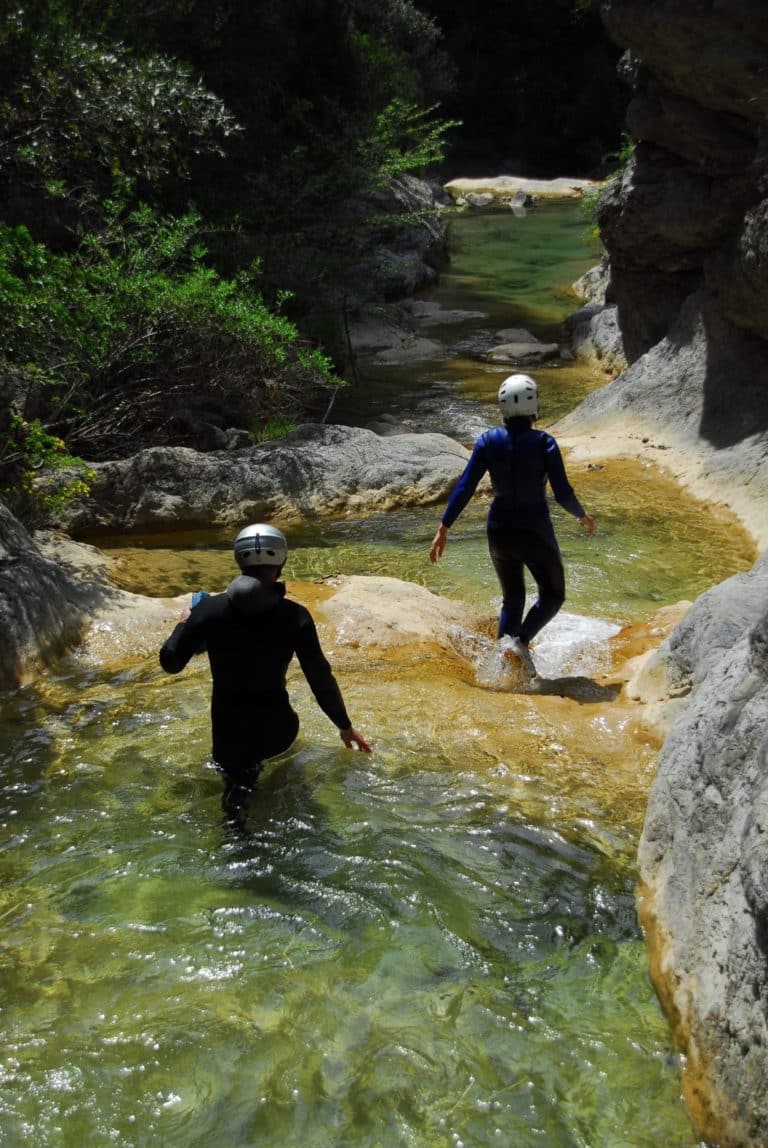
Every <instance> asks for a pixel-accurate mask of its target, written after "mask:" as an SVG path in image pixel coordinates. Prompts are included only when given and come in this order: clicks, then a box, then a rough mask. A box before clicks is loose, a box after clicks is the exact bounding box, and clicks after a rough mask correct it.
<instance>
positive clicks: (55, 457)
mask: <svg viewBox="0 0 768 1148" xmlns="http://www.w3.org/2000/svg"><path fill="white" fill-rule="evenodd" d="M8 416H9V417H8V418H7V419H6V420H5V421H6V423H7V426H6V428H5V435H4V436H3V435H2V434H0V475H2V485H0V498H2V499H3V501H4V502H5V504H6V506H7V507H8V509H9V510H11V511H12V512H13V513H14V514H17V515H18V516H19V517H21V518H24V519H26V520H27V521H30V520H32V521H34V519H35V518H36V517H37V516H38V514H39V513H40V512H42V513H43V514H55V513H56V512H57V511H59V510H61V508H62V507H63V506H64V505H65V504H66V503H67V502H70V501H72V500H73V499H77V498H82V497H84V496H85V495H87V494H88V491H89V489H90V483H91V481H92V479H93V471H92V470H91V468H90V467H89V466H88V464H87V463H86V462H84V461H83V459H81V458H78V457H76V456H74V455H71V454H68V453H67V450H66V446H65V443H64V442H63V440H62V439H60V438H57V437H56V435H52V434H48V432H47V431H46V430H45V429H44V427H43V425H42V423H41V422H40V420H39V419H32V420H31V421H30V422H27V420H26V419H25V418H23V416H22V415H21V414H19V413H18V411H12V412H8Z"/></svg>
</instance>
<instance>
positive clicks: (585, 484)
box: [0, 203, 753, 1148]
mask: <svg viewBox="0 0 768 1148" xmlns="http://www.w3.org/2000/svg"><path fill="white" fill-rule="evenodd" d="M583 232H584V223H583V220H582V218H581V216H580V214H579V212H578V207H577V206H576V205H574V204H571V203H560V204H545V205H543V206H542V207H541V208H540V209H537V210H536V211H534V212H532V213H531V214H530V215H529V216H527V217H526V218H517V217H515V216H513V215H512V214H511V213H510V214H509V215H480V214H478V215H474V216H466V217H463V218H459V219H458V220H457V221H456V223H455V224H454V228H453V240H452V242H453V250H454V259H453V262H452V265H451V268H450V270H449V271H448V272H447V273H446V274H445V275H444V276H443V279H442V282H441V285H440V287H439V288H438V289H437V290H436V291H435V292H434V293H433V296H432V299H433V301H437V302H440V303H441V305H442V306H443V307H445V308H461V309H463V310H467V311H481V312H482V313H483V316H484V317H483V318H482V319H478V318H477V317H475V318H473V319H467V320H465V321H464V322H462V323H459V324H455V323H453V324H445V325H442V326H437V327H435V328H433V329H431V330H430V331H429V335H430V337H435V338H436V339H438V340H440V341H441V343H442V345H443V346H444V348H445V350H444V353H442V354H441V355H438V356H436V357H435V358H434V359H432V360H430V361H428V362H423V363H420V364H418V365H417V366H411V367H408V368H405V367H381V368H377V367H375V366H371V365H370V364H369V365H367V366H366V368H365V374H364V376H363V379H362V380H361V383H360V384H359V386H358V387H356V388H354V390H353V391H350V392H349V394H348V395H345V396H344V397H343V399H342V400H340V402H339V404H338V410H336V411H335V412H334V415H335V417H336V418H337V420H338V421H340V422H344V421H345V420H348V421H365V417H367V418H369V417H371V411H373V413H374V414H375V413H376V412H377V409H378V412H379V413H381V412H384V411H386V412H387V413H390V414H391V413H395V414H398V415H399V416H402V417H405V418H407V417H413V418H415V419H417V420H418V421H419V422H426V423H429V424H431V425H433V426H434V427H435V429H442V430H449V432H450V433H453V434H456V435H457V436H458V437H463V438H464V439H466V440H467V441H469V440H470V439H471V438H472V437H473V434H474V433H475V428H476V427H477V426H478V425H479V424H481V423H483V424H484V425H487V424H488V423H489V422H490V421H492V420H493V419H494V418H495V415H494V412H493V405H492V399H493V395H494V394H495V390H496V388H497V387H498V381H499V375H500V373H501V370H500V369H499V368H496V367H493V368H490V367H488V366H487V365H485V366H483V365H481V364H479V362H478V360H477V358H476V357H473V355H472V354H471V353H470V352H466V353H464V352H462V351H461V349H460V350H459V352H458V353H457V352H456V344H457V342H461V341H466V340H470V341H471V339H472V338H474V337H475V336H476V333H477V330H478V329H479V328H483V329H486V330H490V331H493V330H496V329H500V328H503V327H513V326H526V327H528V329H530V330H531V331H532V332H533V333H534V334H536V335H539V336H540V337H542V338H546V337H548V336H551V334H552V333H554V331H555V330H556V328H557V325H558V324H559V322H560V321H561V319H562V318H563V317H564V315H565V314H567V313H568V311H569V310H572V309H573V307H574V300H573V298H572V297H569V296H568V293H567V290H566V289H567V286H568V284H569V283H570V282H571V281H572V280H573V279H575V278H576V277H577V275H578V274H579V273H580V272H581V271H583V270H585V269H586V267H588V266H589V264H590V262H592V257H593V254H594V252H592V251H590V250H589V249H588V248H586V247H585V246H584V244H583V242H582V235H583ZM537 373H538V375H539V378H540V379H541V382H542V389H543V391H544V392H545V394H546V395H547V411H546V413H547V415H548V416H549V417H550V418H551V419H554V418H555V417H556V416H557V414H559V413H562V412H563V411H564V410H566V409H568V408H569V407H570V406H573V405H574V404H575V402H577V401H578V399H579V397H581V395H583V394H584V393H586V392H587V391H588V390H589V389H591V388H592V387H594V386H596V385H598V384H599V382H600V381H601V380H599V379H598V378H596V377H595V376H594V375H592V374H591V373H590V372H589V371H588V370H587V369H585V368H584V367H583V366H582V367H578V366H575V365H573V364H567V365H563V366H561V367H557V366H554V367H550V368H549V369H548V370H546V371H541V372H537ZM361 391H364V392H365V393H364V394H361ZM365 411H367V414H366V415H365V417H364V412H365ZM546 421H547V419H546V418H545V422H546ZM571 477H572V479H573V481H574V485H575V486H576V487H577V490H578V491H579V494H580V495H581V497H582V500H583V501H584V502H585V503H586V504H587V505H588V507H589V508H590V509H591V510H592V511H593V513H595V515H596V516H597V518H598V520H599V524H600V532H599V534H598V535H597V536H596V538H594V539H592V540H588V539H586V538H585V537H583V536H581V534H580V533H579V532H578V530H577V528H576V527H575V525H574V524H573V523H572V521H571V520H567V519H566V518H565V517H558V519H557V528H558V532H559V536H560V539H561V544H562V549H563V552H564V556H565V560H566V565H567V569H568V573H569V590H570V593H569V600H568V603H567V607H566V610H565V611H564V612H563V614H562V615H561V616H560V617H559V618H558V620H557V621H556V622H555V623H553V625H552V627H551V628H550V630H549V631H548V635H547V637H546V640H542V642H541V644H540V647H539V651H538V653H537V657H539V659H540V664H541V665H542V667H543V671H544V673H545V675H546V676H547V677H548V679H549V680H551V681H552V682H556V683H558V688H557V689H552V690H551V691H547V690H544V691H543V692H542V693H541V694H536V693H525V692H517V691H515V690H514V689H512V688H509V687H508V686H507V685H505V683H504V681H503V678H502V676H500V674H499V673H498V672H497V670H496V669H495V668H494V666H493V665H492V661H491V660H490V659H491V654H490V650H491V645H490V642H489V641H488V639H487V636H486V635H485V634H484V633H479V634H476V635H475V642H474V647H473V649H472V651H471V652H470V654H469V655H468V659H467V661H466V663H465V664H464V666H463V668H462V667H461V666H458V668H457V665H456V664H454V663H451V662H450V661H441V660H440V659H439V658H437V659H435V658H429V657H427V656H425V657H424V658H423V659H421V658H419V657H416V658H410V657H409V658H408V659H406V660H400V661H398V659H397V657H396V656H395V657H390V658H383V657H378V656H376V654H375V653H371V652H370V651H366V650H365V649H361V648H359V647H358V646H356V645H355V643H354V642H353V641H349V640H348V638H347V639H345V638H344V636H343V635H342V634H341V633H340V632H339V631H337V630H334V628H333V627H331V626H330V625H328V624H327V623H325V622H323V612H322V610H323V597H324V595H327V594H328V593H329V592H330V591H329V590H328V589H327V588H326V587H324V586H316V585H315V583H316V582H317V580H319V579H321V578H327V577H330V576H331V575H333V574H335V573H337V572H343V573H359V574H376V575H381V574H384V575H391V576H394V577H397V578H401V579H405V580H407V581H411V582H417V583H420V584H421V585H424V586H427V587H428V588H429V589H431V590H433V591H435V592H436V593H439V594H442V595H446V596H448V597H451V598H454V599H459V600H461V601H464V602H466V603H467V604H468V606H469V607H471V608H472V610H475V611H478V612H479V613H480V614H481V615H482V616H484V617H487V618H488V622H489V626H490V625H491V619H492V617H493V614H494V612H495V610H496V607H497V591H496V585H495V580H494V578H493V575H492V572H491V570H490V567H489V564H488V561H487V556H486V553H485V543H484V537H483V516H484V507H483V505H482V503H481V501H480V500H478V503H477V505H474V506H472V507H471V508H470V509H469V510H468V511H467V512H465V514H464V516H463V517H462V519H461V520H460V523H459V524H458V525H457V527H456V528H455V529H454V530H453V531H452V535H451V541H450V543H449V549H448V551H447V553H446V557H445V559H444V560H443V562H442V563H441V564H440V565H439V566H438V567H437V568H432V567H430V566H429V563H428V561H427V559H426V549H427V547H428V544H429V540H430V538H431V536H432V534H433V532H434V528H435V525H436V522H437V520H438V518H439V508H434V509H432V510H419V511H408V512H399V513H396V514H389V515H386V516H373V517H369V518H366V519H344V520H343V521H338V522H333V523H328V524H313V525H306V526H303V527H301V528H290V529H289V531H288V533H289V543H290V546H291V556H290V559H289V567H288V570H287V575H288V578H289V581H291V582H292V586H291V589H292V591H293V592H294V593H295V594H296V596H298V597H299V598H301V600H303V601H306V602H308V603H310V604H312V607H313V610H315V611H316V613H317V616H318V618H319V620H320V626H321V632H322V637H323V641H324V644H325V646H326V649H327V651H328V652H329V654H330V656H331V658H332V660H333V663H334V666H335V667H336V669H337V672H338V676H339V679H340V682H341V684H342V687H343V690H344V693H345V697H346V699H347V702H348V708H349V709H350V712H351V714H352V717H353V721H354V722H355V724H356V725H358V727H359V728H360V729H362V730H363V731H364V732H365V733H366V734H367V735H368V736H369V737H370V738H371V739H372V740H373V742H374V744H375V752H374V754H373V755H372V756H371V757H370V758H364V757H362V756H360V755H357V754H353V753H350V752H348V751H345V750H344V749H343V747H342V746H341V744H340V742H339V741H338V738H337V737H336V734H335V731H334V730H333V728H332V727H331V726H330V725H329V723H328V721H327V719H325V718H324V717H323V715H322V714H320V713H319V712H318V710H317V708H316V707H315V706H314V704H313V702H312V699H311V697H310V696H309V694H308V691H307V688H306V686H305V684H304V682H303V679H302V678H301V677H300V676H299V675H298V674H293V675H292V677H291V686H292V693H293V695H294V698H295V704H296V707H297V709H298V710H299V712H300V715H301V719H302V732H301V734H300V737H299V740H298V742H297V743H296V746H295V747H294V748H293V749H292V750H291V751H289V753H287V754H286V755H285V756H284V757H283V758H282V759H279V760H277V761H275V762H273V763H272V764H271V765H270V766H269V767H268V768H267V770H266V771H265V774H264V776H263V778H262V781H261V783H260V788H259V791H258V794H257V797H256V799H255V801H254V802H253V805H252V808H251V812H250V821H249V828H248V832H247V833H245V834H243V833H237V832H235V831H234V830H233V829H231V828H229V827H227V826H226V825H225V823H224V821H223V819H222V816H221V810H220V796H221V782H220V779H219V777H218V775H217V773H216V771H215V769H214V767H213V766H212V765H211V763H210V761H209V760H208V744H209V740H208V739H209V730H208V715H207V705H208V676H207V670H206V667H205V666H204V665H203V664H202V663H200V664H196V665H195V666H193V667H190V668H189V669H188V670H187V671H186V672H185V673H184V674H183V675H181V676H180V677H179V678H175V679H169V678H167V677H165V676H164V675H163V674H162V672H161V671H160V669H159V667H158V665H157V661H156V656H155V653H154V651H155V648H156V644H157V641H158V640H159V638H160V635H158V634H154V633H150V632H148V633H140V634H135V635H133V636H132V637H131V640H130V641H129V642H128V643H127V644H126V645H125V647H124V648H122V649H120V650H118V651H117V652H116V653H115V651H114V650H113V651H112V654H111V657H110V659H109V660H108V661H107V663H106V665H104V666H102V667H101V668H99V669H96V668H94V666H93V665H92V664H91V663H89V662H88V661H87V660H85V659H83V658H81V657H79V656H78V655H74V656H72V657H71V658H69V659H67V660H66V661H65V662H63V663H62V664H61V665H60V666H59V668H58V669H57V670H56V672H54V673H51V674H49V675H47V676H45V677H41V678H40V679H39V680H38V681H37V682H35V683H33V684H32V685H30V686H28V687H26V688H24V689H22V690H19V691H17V692H16V693H14V694H11V695H6V696H5V697H4V698H3V699H2V705H3V721H2V726H0V760H2V787H1V789H0V824H2V844H1V845H0V875H1V876H2V881H1V882H0V924H1V925H2V931H1V932H0V955H1V958H0V1034H1V1035H2V1041H1V1043H0V1083H1V1084H2V1087H1V1088H0V1143H2V1144H3V1145H8V1146H13V1148H15V1146H16V1145H22V1144H23V1145H29V1146H43V1145H44V1146H46V1148H47V1146H53V1145H56V1146H57V1148H70V1146H72V1148H81V1145H82V1144H85V1143H90V1144H96V1145H102V1144H103V1145H107V1144H110V1145H119V1146H144V1145H149V1144H160V1145H163V1146H176V1145H178V1146H179V1148H193V1146H198V1145H199V1146H200V1148H202V1146H205V1148H215V1146H221V1148H245V1146H252V1145H270V1146H271V1145H278V1144H279V1145H286V1144H288V1145H299V1144H302V1145H303V1144H311V1145H312V1146H313V1148H315V1146H322V1145H328V1146H331V1145H333V1146H349V1148H353V1146H354V1148H359V1146H366V1148H367V1146H370V1148H379V1146H381V1148H389V1146H393V1148H394V1146H400V1145H404V1146H405V1145H408V1146H422V1145H424V1146H426V1145H430V1146H431V1145H436V1146H437V1145H440V1146H442V1145H445V1146H446V1148H449V1146H453V1145H456V1146H459V1145H462V1144H463V1145H467V1146H469V1145H475V1146H485V1145H491V1144H504V1145H513V1146H514V1148H528V1146H534V1145H536V1146H544V1148H561V1146H562V1148H571V1146H574V1148H576V1146H580V1148H658V1145H659V1144H664V1145H665V1146H666V1148H693V1146H694V1145H695V1144H696V1143H697V1141H696V1137H695V1135H694V1133H693V1132H692V1130H691V1127H690V1124H689V1121H688V1118H687V1116H686V1113H685V1110H684V1108H683V1106H682V1102H681V1100H680V1078H679V1067H680V1066H679V1059H678V1056H677V1054H676V1053H675V1051H674V1048H673V1046H672V1043H671V1040H670V1035H669V1031H668V1027H667V1025H666V1022H665V1020H664V1018H663V1017H662V1015H661V1012H660V1010H659V1007H658V1004H657V1001H656V999H655V996H654V993H653V990H652V988H651V986H650V984H649V981H648V976H647V972H646V954H645V949H644V945H643V941H642V938H641V935H640V932H639V929H638V925H637V919H636V915H635V907H634V880H635V873H634V855H635V848H636V843H637V837H638V834H639V832H640V827H641V822H642V813H643V806H644V800H645V795H646V793H647V788H648V784H649V781H650V777H651V775H652V771H653V763H654V757H655V753H656V749H657V746H656V744H655V743H654V741H653V738H652V737H651V736H650V735H648V734H647V733H645V732H644V731H643V729H642V727H641V726H640V725H639V724H638V722H637V721H636V717H635V715H634V714H633V712H632V710H631V707H628V706H627V705H625V704H623V703H621V701H620V699H619V698H618V696H617V693H616V691H615V690H612V689H611V688H610V687H609V686H608V685H606V684H605V682H606V681H607V680H608V679H607V678H605V675H604V671H605V670H606V668H607V665H608V657H609V655H608V653H607V649H608V643H607V641H606V639H607V638H608V637H609V636H610V635H611V634H613V633H615V632H616V631H617V630H618V629H619V628H620V627H621V626H622V625H624V624H626V623H630V622H641V621H644V620H647V619H648V618H649V617H650V616H651V615H652V614H653V613H654V611H656V610H657V609H659V608H660V607H662V606H665V605H669V604H671V603H674V602H677V601H678V600H680V599H685V598H688V599H691V598H693V597H695V595H697V594H698V593H700V592H701V591H702V590H703V589H704V588H705V587H706V586H708V585H710V584H712V583H713V582H715V581H718V580H720V579H722V578H724V577H726V576H728V575H729V574H731V573H733V572H734V571H736V570H740V569H745V568H746V567H747V566H748V565H749V564H750V563H751V561H752V558H753V551H752V547H751V544H750V542H749V540H748V539H747V538H746V537H745V536H744V535H743V533H742V532H741V531H740V530H738V529H737V528H734V524H733V523H732V522H730V521H729V520H727V519H726V518H723V519H722V520H721V519H719V518H718V517H717V516H715V517H713V515H712V513H711V510H710V509H708V508H705V507H702V506H701V505H700V504H698V503H696V502H694V501H693V500H692V499H689V498H686V497H684V496H683V495H682V494H681V493H680V491H679V490H678V489H677V487H676V486H675V485H674V484H673V483H672V482H671V481H668V480H666V479H663V478H661V477H660V476H659V475H658V474H657V473H656V472H654V471H652V470H651V469H649V468H641V467H639V465H636V464H629V463H619V462H616V461H611V462H609V463H606V465H605V466H603V467H602V468H601V469H598V470H589V471H588V470H584V471H582V472H578V473H574V474H572V476H571ZM671 540H674V543H673V544H671ZM229 541H230V540H229V539H225V538H223V537H214V536H212V537H209V538H193V539H190V538H182V537H179V538H175V539H163V538H155V539H152V540H146V539H145V540H133V543H132V544H131V545H130V546H123V547H122V548H120V549H119V550H118V549H117V548H116V547H115V548H113V550H112V551H111V552H112V553H113V554H114V555H115V556H116V557H117V559H118V567H119V576H120V578H121V581H122V584H123V585H125V586H127V587H129V588H131V589H136V590H140V591H141V592H143V593H146V594H150V595H157V596H172V595H175V594H179V593H186V592H188V591H191V590H194V589H196V588H198V587H201V586H202V587H208V588H211V589H216V588H219V587H221V586H222V585H223V584H225V582H226V581H227V580H228V578H229V577H230V576H231V570H232V567H231V558H230V551H229Z"/></svg>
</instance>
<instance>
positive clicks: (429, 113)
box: [358, 99, 459, 186]
mask: <svg viewBox="0 0 768 1148" xmlns="http://www.w3.org/2000/svg"><path fill="white" fill-rule="evenodd" d="M435 111H436V108H435V107H434V106H433V107H430V108H418V107H416V106H415V105H413V104H409V103H407V102H406V101H405V100H401V99H394V100H391V101H390V103H388V104H387V106H386V107H385V108H384V109H383V110H382V111H381V112H379V113H378V114H377V115H376V116H375V117H374V123H373V126H372V129H371V132H370V134H369V135H367V136H366V137H365V138H364V139H362V140H360V143H359V144H358V156H359V158H360V164H361V181H362V179H364V178H366V176H367V177H368V178H369V179H372V180H374V181H375V182H376V183H377V185H378V186H381V185H383V184H385V183H386V180H387V179H388V178H391V177H392V176H398V175H403V174H404V173H407V172H416V171H418V172H423V171H424V170H425V169H426V168H429V167H431V166H433V165H434V164H436V163H438V162H439V161H440V160H441V159H443V157H444V155H445V136H446V133H447V132H448V131H450V130H451V128H454V127H456V126H457V125H458V123H459V121H458V120H437V119H435V118H434V116H433V113H434V112H435Z"/></svg>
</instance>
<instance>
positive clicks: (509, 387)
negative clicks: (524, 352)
mask: <svg viewBox="0 0 768 1148" xmlns="http://www.w3.org/2000/svg"><path fill="white" fill-rule="evenodd" d="M499 406H500V407H501V413H502V416H503V417H504V418H505V419H513V418H515V416H516V415H524V416H526V417H528V418H534V419H537V418H538V417H539V388H538V387H537V386H536V384H535V382H534V381H533V379H532V378H531V376H530V375H510V376H509V377H508V378H506V379H505V380H504V382H503V383H502V384H501V386H500V387H499Z"/></svg>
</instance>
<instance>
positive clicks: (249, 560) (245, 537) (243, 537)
mask: <svg viewBox="0 0 768 1148" xmlns="http://www.w3.org/2000/svg"><path fill="white" fill-rule="evenodd" d="M287 557H288V544H287V543H286V541H285V535H284V534H283V532H282V530H278V529H277V527H276V526H269V525H267V523H264V522H261V523H259V522H257V523H254V525H253V526H246V527H245V528H244V529H243V530H241V531H240V533H239V534H238V536H237V538H236V539H235V561H236V562H237V564H238V566H239V567H240V569H241V570H249V569H250V568H251V567H252V566H282V565H283V563H284V562H285V560H286V558H287Z"/></svg>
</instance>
